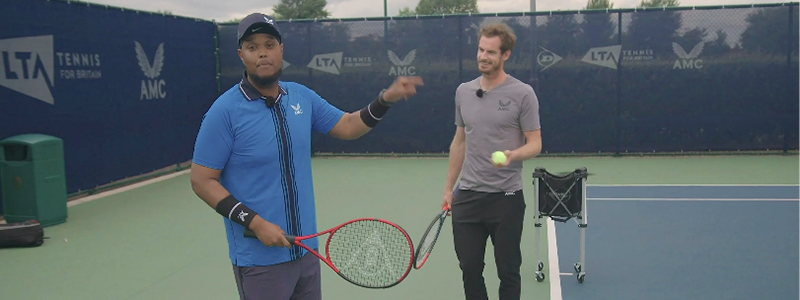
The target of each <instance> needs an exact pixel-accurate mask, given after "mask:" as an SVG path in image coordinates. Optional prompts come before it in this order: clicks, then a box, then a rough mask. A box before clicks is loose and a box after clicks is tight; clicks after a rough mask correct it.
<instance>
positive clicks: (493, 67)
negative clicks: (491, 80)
mask: <svg viewBox="0 0 800 300" xmlns="http://www.w3.org/2000/svg"><path fill="white" fill-rule="evenodd" d="M483 62H485V63H488V67H489V69H488V70H483V69H479V70H480V72H481V73H484V74H492V73H495V72H497V70H499V69H500V66H499V65H498V64H495V63H494V62H493V61H488V60H487V61H483ZM478 63H481V62H480V61H479V62H478Z"/></svg>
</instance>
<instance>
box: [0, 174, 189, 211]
mask: <svg viewBox="0 0 800 300" xmlns="http://www.w3.org/2000/svg"><path fill="white" fill-rule="evenodd" d="M189 172H191V169H186V170H183V171H180V172H175V173H171V174H167V175H162V176H158V177H156V178H152V179H148V180H144V181H140V182H137V183H134V184H131V185H126V186H123V187H120V188H116V189H112V190H109V191H105V192H102V193H98V194H94V195H91V196H87V197H83V198H80V199H77V200H72V201H68V202H67V207H73V206H75V205H78V204H82V203H86V202H89V201H94V200H97V199H100V198H103V197H108V196H111V195H115V194H119V193H122V192H126V191H130V190H132V189H135V188H140V187H143V186H146V185H149V184H153V183H156V182H160V181H164V180H167V179H172V178H175V177H178V176H181V175H185V174H189ZM0 224H6V220H5V219H3V220H0Z"/></svg>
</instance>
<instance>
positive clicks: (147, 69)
mask: <svg viewBox="0 0 800 300" xmlns="http://www.w3.org/2000/svg"><path fill="white" fill-rule="evenodd" d="M134 43H136V59H137V60H139V67H140V68H141V69H142V72H144V76H145V77H147V78H149V79H143V80H142V85H141V95H140V96H139V100H143V99H147V100H150V99H164V98H166V97H167V92H166V91H165V90H164V86H165V85H166V84H167V83H166V82H164V79H157V78H158V77H159V76H160V75H161V70H162V69H163V68H164V43H161V44H160V45H158V49H156V55H155V57H153V64H152V65H151V64H150V59H149V58H147V54H146V53H145V52H144V49H143V48H142V45H141V44H139V42H137V41H134Z"/></svg>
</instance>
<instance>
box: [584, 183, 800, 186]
mask: <svg viewBox="0 0 800 300" xmlns="http://www.w3.org/2000/svg"><path fill="white" fill-rule="evenodd" d="M586 186H587V187H590V186H598V187H614V186H618V187H628V186H631V187H640V186H655V187H659V186H666V187H684V186H686V187H695V186H709V187H714V186H722V187H737V186H742V187H758V186H764V187H768V186H794V187H800V184H794V183H791V184H789V183H774V184H773V183H764V184H759V183H753V184H748V183H743V184H736V183H697V184H693V183H684V184H680V183H678V184H672V183H631V184H613V183H608V184H603V183H596V184H588V183H587V184H586Z"/></svg>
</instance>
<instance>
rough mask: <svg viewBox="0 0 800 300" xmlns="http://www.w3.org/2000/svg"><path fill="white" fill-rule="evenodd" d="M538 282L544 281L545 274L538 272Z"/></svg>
mask: <svg viewBox="0 0 800 300" xmlns="http://www.w3.org/2000/svg"><path fill="white" fill-rule="evenodd" d="M536 281H538V282H542V281H544V273H542V272H536Z"/></svg>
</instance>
